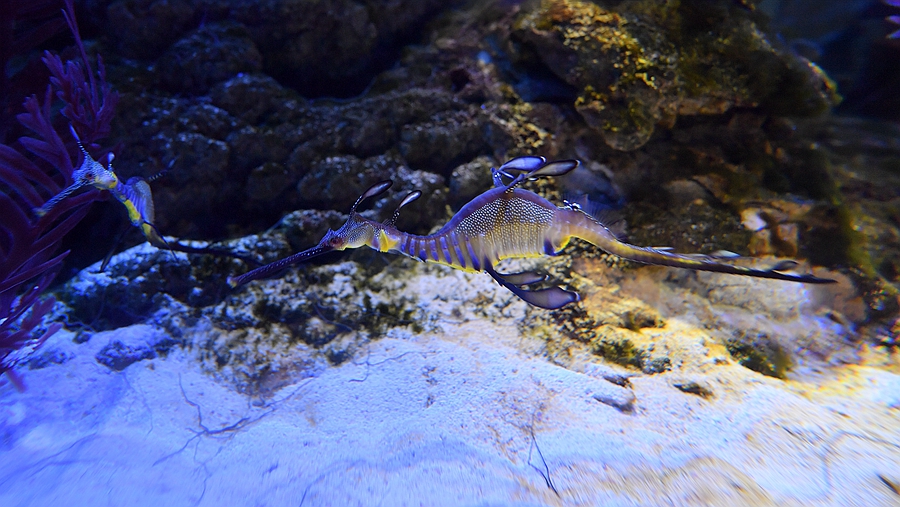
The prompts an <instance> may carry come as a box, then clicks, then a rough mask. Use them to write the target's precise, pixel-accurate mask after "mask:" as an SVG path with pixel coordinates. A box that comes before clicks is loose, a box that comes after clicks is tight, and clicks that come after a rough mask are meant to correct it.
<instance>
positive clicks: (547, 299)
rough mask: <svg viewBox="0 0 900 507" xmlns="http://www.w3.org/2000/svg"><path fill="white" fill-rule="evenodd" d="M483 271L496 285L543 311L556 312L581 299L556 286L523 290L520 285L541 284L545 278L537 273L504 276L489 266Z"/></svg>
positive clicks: (575, 294) (525, 272)
mask: <svg viewBox="0 0 900 507" xmlns="http://www.w3.org/2000/svg"><path fill="white" fill-rule="evenodd" d="M485 270H486V271H487V272H488V274H489V275H491V277H492V278H493V279H494V280H496V281H497V283H499V284H500V285H502V286H504V287H506V288H507V289H509V290H510V291H511V292H512V293H513V294H515V295H516V296H519V298H521V299H522V300H523V301H525V302H526V303H528V304H530V305H534V306H537V307H539V308H544V309H545V310H556V309H557V308H562V307H563V306H565V305H567V304H569V303H574V302H575V301H578V300H579V299H581V298H580V297H579V296H578V293H576V292H570V291H567V290H564V289H561V288H559V287H556V286H554V287H548V288H546V289H537V290H528V289H523V288H522V287H521V286H522V285H527V284H530V283H537V282H541V281H543V280H544V279H545V278H546V277H545V276H543V275H539V274H537V273H533V272H529V271H523V272H521V273H510V274H508V275H505V274H501V273H498V272H496V271H494V268H492V267H491V266H486V268H485Z"/></svg>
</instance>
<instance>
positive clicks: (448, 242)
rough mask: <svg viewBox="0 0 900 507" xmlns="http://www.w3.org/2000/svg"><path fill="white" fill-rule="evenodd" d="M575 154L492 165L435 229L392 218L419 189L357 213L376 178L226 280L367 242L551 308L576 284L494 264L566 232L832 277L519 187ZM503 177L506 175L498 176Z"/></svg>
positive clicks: (654, 260)
mask: <svg viewBox="0 0 900 507" xmlns="http://www.w3.org/2000/svg"><path fill="white" fill-rule="evenodd" d="M578 165H579V162H578V161H577V160H559V161H555V162H547V161H546V160H545V159H544V158H543V157H530V156H529V157H519V158H515V159H513V160H510V161H509V162H507V163H506V164H503V165H502V166H500V168H499V169H492V175H493V180H494V188H492V189H490V190H488V191H487V192H484V193H483V194H481V195H479V196H478V197H475V198H474V199H472V200H471V201H470V202H469V203H468V204H466V205H465V206H463V207H462V208H461V209H460V210H459V212H458V213H456V215H454V216H453V217H452V218H451V219H450V221H449V222H447V224H446V225H444V226H443V227H441V229H440V230H438V231H437V232H435V233H434V234H429V235H427V236H419V235H416V234H409V233H406V232H403V231H400V230H398V229H397V228H396V227H395V226H394V224H395V222H396V220H397V216H398V214H399V212H400V208H402V207H403V206H405V205H407V204H409V203H410V202H412V201H414V200H416V199H417V198H418V197H419V195H421V194H420V192H412V193H410V194H409V195H407V196H406V198H404V199H403V201H402V202H401V203H400V206H398V207H397V210H396V211H395V212H394V215H393V216H392V217H391V219H390V220H387V221H386V222H384V223H381V222H376V221H374V220H370V219H367V218H365V217H363V216H362V215H360V214H359V213H357V211H356V209H357V207H358V206H359V204H360V203H361V202H362V201H363V200H365V199H368V198H370V197H375V196H377V195H379V194H381V193H382V192H384V191H385V190H387V189H388V188H389V187H390V186H391V184H392V182H391V181H382V182H380V183H377V184H375V185H374V186H372V187H371V188H369V189H368V190H367V191H366V192H365V193H363V194H362V195H361V196H360V197H359V199H357V200H356V202H355V203H354V204H353V207H352V208H351V209H350V217H349V219H348V220H347V222H346V223H345V224H344V225H343V226H341V227H340V228H339V229H338V230H336V231H333V230H330V229H329V230H328V232H327V233H326V234H325V237H324V238H322V240H321V241H320V242H319V244H318V245H316V246H314V247H312V248H310V249H308V250H304V251H302V252H300V253H297V254H294V255H292V256H290V257H287V258H284V259H281V260H279V261H276V262H273V263H271V264H268V265H265V266H262V267H260V268H257V269H254V270H253V271H250V272H248V273H245V274H243V275H240V276H237V277H230V278H229V279H228V282H229V284H230V285H231V286H232V287H237V286H239V285H242V284H245V283H247V282H249V281H252V280H256V279H259V278H264V277H267V276H270V275H272V274H274V273H276V272H278V271H280V270H282V269H284V268H285V267H287V266H290V265H292V264H297V263H300V262H304V261H307V260H309V259H311V258H313V257H315V256H318V255H321V254H323V253H325V252H329V251H333V250H345V249H348V248H360V247H363V246H368V247H370V248H373V249H375V250H378V251H379V252H389V253H398V254H401V255H405V256H407V257H412V258H414V259H417V260H420V261H425V262H434V263H438V264H443V265H446V266H450V267H452V268H456V269H461V270H463V271H467V272H472V273H474V272H487V273H488V274H489V275H491V276H492V277H493V278H494V280H496V281H497V283H499V284H500V285H502V286H504V287H506V288H507V289H509V290H510V291H512V292H513V293H514V294H515V295H517V296H518V297H520V298H522V299H523V300H525V301H526V302H528V303H530V304H532V305H535V306H538V307H541V308H546V309H556V308H560V307H562V306H565V305H567V304H569V303H573V302H575V301H578V300H579V296H578V294H577V293H575V292H571V291H567V290H564V289H562V288H560V287H557V286H553V287H547V288H538V289H529V288H528V286H530V285H534V284H537V283H540V282H543V281H544V280H545V279H546V277H545V276H543V275H540V274H537V273H534V272H521V273H509V274H504V273H498V272H497V271H496V270H495V269H494V266H495V265H496V264H497V262H499V261H501V260H503V259H508V258H516V257H517V258H527V257H540V256H544V255H556V254H558V253H559V252H560V251H561V250H562V249H563V248H565V246H566V245H567V244H568V243H569V241H571V240H572V238H579V239H582V240H585V241H587V242H589V243H591V244H593V245H595V246H597V247H599V248H601V249H602V250H604V251H606V252H608V253H610V254H613V255H616V256H619V257H621V258H623V259H628V260H631V261H635V262H641V263H644V264H655V265H661V266H672V267H677V268H685V269H693V270H698V271H715V272H720V273H731V274H735V275H743V276H752V277H758V278H771V279H775V280H786V281H790V282H803V283H833V282H834V280H830V279H825V278H818V277H816V276H813V275H810V274H794V273H789V272H787V271H789V270H790V269H792V268H794V267H795V266H796V265H797V263H796V262H795V261H782V262H779V263H777V264H776V265H775V266H773V267H771V268H769V269H753V268H747V267H741V266H735V265H731V264H726V263H724V262H722V260H721V259H722V258H721V257H716V256H707V255H691V254H678V253H674V252H671V251H669V250H667V249H663V248H647V247H640V246H635V245H631V244H628V243H625V242H624V241H621V240H619V239H618V238H616V235H615V234H614V233H613V232H612V231H610V229H609V228H608V227H607V226H606V225H604V224H603V223H602V222H601V221H600V220H598V219H597V218H595V217H593V216H591V215H590V214H588V213H586V212H585V211H583V210H582V209H581V208H580V207H579V206H576V205H571V204H567V205H566V206H562V207H560V206H556V205H554V204H553V203H551V202H550V201H548V200H547V199H545V198H543V197H541V196H539V195H538V194H536V193H534V192H531V191H528V190H525V189H522V188H519V184H521V183H522V182H523V181H525V180H528V179H533V178H540V177H548V176H561V175H563V174H566V173H568V172H569V171H571V170H573V169H575V168H576V167H577V166H578ZM504 179H511V181H510V182H509V183H505V181H504Z"/></svg>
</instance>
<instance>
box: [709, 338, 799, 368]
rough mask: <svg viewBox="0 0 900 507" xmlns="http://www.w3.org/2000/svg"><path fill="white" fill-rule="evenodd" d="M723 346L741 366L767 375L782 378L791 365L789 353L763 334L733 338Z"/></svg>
mask: <svg viewBox="0 0 900 507" xmlns="http://www.w3.org/2000/svg"><path fill="white" fill-rule="evenodd" d="M725 348H726V349H727V350H728V353H729V354H731V357H732V358H734V360H735V361H737V362H738V363H739V364H740V365H741V366H744V367H745V368H749V369H751V370H753V371H755V372H758V373H762V374H763V375H766V376H768V377H775V378H780V379H783V378H785V377H786V376H787V372H788V369H790V367H791V357H790V355H789V354H788V353H787V352H786V351H785V350H784V349H783V348H781V346H780V345H778V344H777V343H775V342H773V341H771V340H769V339H768V337H766V336H765V335H759V336H744V337H738V338H733V339H730V340H728V341H727V342H726V343H725Z"/></svg>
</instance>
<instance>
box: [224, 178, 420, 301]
mask: <svg viewBox="0 0 900 507" xmlns="http://www.w3.org/2000/svg"><path fill="white" fill-rule="evenodd" d="M392 184H393V182H392V181H391V180H385V181H382V182H379V183H376V184H375V185H373V186H371V187H369V189H368V190H366V191H365V192H364V193H363V194H362V195H360V196H359V198H358V199H356V202H355V203H353V206H352V207H351V208H350V217H349V218H348V219H347V221H346V222H344V225H342V226H341V227H339V228H338V229H337V230H332V229H328V232H326V233H325V236H324V237H323V238H322V239H321V241H319V244H317V245H316V246H314V247H312V248H309V249H307V250H304V251H302V252H299V253H296V254H294V255H291V256H290V257H286V258H284V259H281V260H279V261H275V262H273V263H271V264H267V265H265V266H262V267H260V268H257V269H254V270H253V271H249V272H247V273H244V274H243V275H241V276H233V277H229V278H228V283H229V285H231V286H232V287H237V286H239V285H243V284H245V283H247V282H250V281H253V280H258V279H260V278H266V277H268V276H271V275H273V274H274V273H277V272H279V271H281V270H283V269H284V268H286V267H288V266H291V265H293V264H299V263H301V262H306V261H308V260H310V259H312V258H313V257H318V256H319V255H322V254H324V253H328V252H333V251H341V250H347V249H352V248H361V247H364V246H368V247H371V248H374V249H376V250H380V251H387V250H389V249H390V248H392V247H393V246H394V244H395V243H396V241H397V240H396V237H395V234H394V233H395V232H396V229H395V228H394V223H395V222H396V221H397V217H398V215H399V212H400V208H402V207H403V206H405V205H407V204H409V203H411V202H413V201H414V200H416V199H417V198H418V197H419V196H420V195H422V194H421V192H418V191H416V192H412V193H410V194H408V195H407V196H406V197H405V198H404V199H403V201H401V202H400V205H399V206H398V207H397V210H396V211H395V212H394V215H393V216H392V217H391V219H390V220H388V221H386V222H384V223H381V222H376V221H374V220H370V219H368V218H366V217H364V216H362V215H361V214H359V213H358V212H357V211H356V209H357V208H358V207H359V205H360V204H362V202H363V201H365V200H366V199H369V198H371V197H377V196H379V195H381V194H382V193H384V192H385V191H386V190H387V189H388V188H390V187H391V185H392Z"/></svg>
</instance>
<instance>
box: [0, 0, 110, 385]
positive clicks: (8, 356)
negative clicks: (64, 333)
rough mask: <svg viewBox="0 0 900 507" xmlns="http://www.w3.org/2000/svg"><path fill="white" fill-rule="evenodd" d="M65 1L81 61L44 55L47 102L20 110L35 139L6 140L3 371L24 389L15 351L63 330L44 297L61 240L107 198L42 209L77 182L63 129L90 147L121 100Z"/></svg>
mask: <svg viewBox="0 0 900 507" xmlns="http://www.w3.org/2000/svg"><path fill="white" fill-rule="evenodd" d="M65 7H66V8H65V10H64V11H63V15H64V17H65V20H66V23H67V24H68V26H69V28H70V29H71V30H72V33H73V35H74V37H75V44H76V46H77V48H78V50H79V53H80V61H71V60H70V61H67V62H65V63H63V61H62V59H61V58H60V57H59V56H57V55H54V54H51V53H50V52H45V53H44V56H43V58H42V60H43V61H44V63H45V64H46V65H47V68H48V69H49V70H50V75H51V77H50V85H49V86H48V87H47V91H46V93H45V96H44V99H43V101H41V100H39V99H38V97H37V96H36V95H32V96H30V97H28V98H27V99H26V100H25V103H24V107H25V112H24V113H21V114H19V115H18V116H17V119H18V120H19V122H20V123H21V124H22V125H23V126H25V127H26V128H28V129H29V130H31V131H32V132H33V134H34V137H28V136H23V137H21V138H19V140H18V145H20V146H21V148H19V149H16V148H14V147H13V146H8V145H0V374H2V373H6V374H7V376H8V377H9V378H10V379H12V381H13V382H14V383H16V385H18V386H19V387H21V383H20V382H18V381H17V380H16V378H15V376H14V375H13V373H12V368H13V367H15V366H16V364H17V363H18V361H20V360H21V358H20V357H17V355H16V354H15V352H16V351H17V350H19V349H22V348H23V347H29V346H30V347H37V346H39V345H40V344H41V343H42V342H43V340H45V339H46V338H47V337H48V336H49V335H50V334H52V333H53V332H55V331H56V330H57V329H59V326H58V325H53V326H50V327H49V328H47V329H43V328H42V327H41V326H40V323H41V319H42V317H43V315H44V314H45V313H46V312H47V311H48V310H49V309H50V308H51V307H52V305H53V300H52V298H50V299H47V300H44V301H42V302H38V297H39V296H40V294H41V293H42V292H44V290H45V289H46V288H47V287H48V286H49V285H50V283H51V282H52V280H53V278H54V276H55V275H56V273H57V272H58V270H59V267H60V265H61V263H62V260H63V258H65V256H66V255H67V254H68V252H62V253H57V250H58V248H59V245H60V242H61V240H62V238H63V237H64V236H65V235H66V234H67V233H68V232H69V231H71V230H72V228H73V227H74V226H75V225H76V224H77V223H78V222H80V221H81V219H83V218H84V216H85V214H86V213H87V211H88V206H87V204H89V203H91V202H93V201H95V200H98V199H100V198H101V193H100V192H99V191H97V190H90V191H88V192H85V193H82V194H80V195H77V196H75V197H72V198H69V199H65V200H63V201H61V202H60V203H59V204H57V205H55V206H54V207H53V208H52V210H50V211H49V212H47V213H45V214H42V215H41V216H38V215H39V214H37V213H35V211H34V210H35V209H39V208H41V206H42V205H44V204H45V202H46V201H47V199H48V198H50V197H52V196H55V195H57V194H59V192H60V191H61V190H62V189H64V188H66V187H68V186H69V185H71V184H72V183H73V176H72V175H73V172H74V171H75V165H74V164H73V161H72V158H71V156H70V155H69V150H68V148H67V146H66V143H65V142H64V141H63V139H62V137H61V136H60V134H59V132H58V129H60V131H63V132H66V131H68V129H69V128H70V127H69V126H71V128H73V129H74V130H76V131H77V132H78V135H79V136H80V137H81V139H82V140H83V141H84V143H85V144H86V145H88V146H92V145H94V143H95V142H96V141H97V140H99V139H102V138H103V137H104V136H106V135H107V134H108V133H109V128H110V123H111V122H112V118H113V116H114V113H115V106H116V102H117V98H118V97H117V95H116V94H115V93H114V92H112V91H111V90H110V87H109V84H108V83H107V82H106V74H105V71H104V68H103V62H102V60H101V59H100V58H99V57H98V59H97V67H98V72H97V75H96V76H95V75H94V73H93V70H92V69H91V66H90V63H89V61H88V57H87V53H86V51H85V49H84V44H83V42H82V40H81V36H80V34H79V31H78V25H77V23H76V21H75V9H74V5H73V1H72V0H66V2H65ZM54 99H58V100H59V101H61V102H62V108H61V109H60V110H59V112H60V113H61V114H62V116H63V117H65V119H66V122H65V123H64V125H65V126H62V125H60V126H54V122H53V118H54V114H53V111H54V107H53V106H54ZM58 123H61V122H58ZM29 310H30V311H29Z"/></svg>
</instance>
